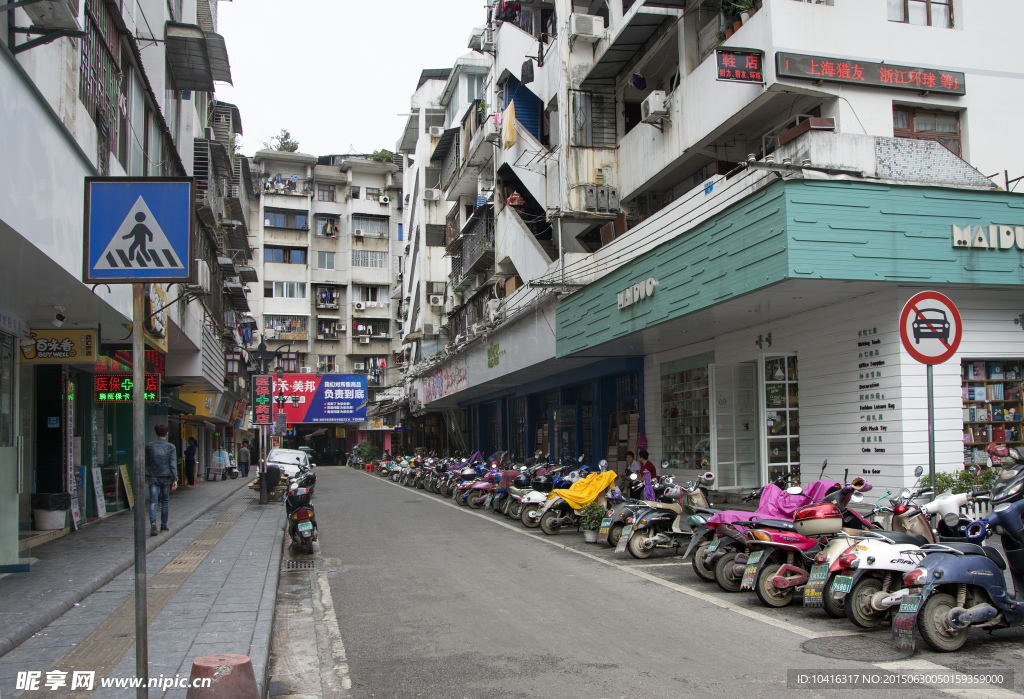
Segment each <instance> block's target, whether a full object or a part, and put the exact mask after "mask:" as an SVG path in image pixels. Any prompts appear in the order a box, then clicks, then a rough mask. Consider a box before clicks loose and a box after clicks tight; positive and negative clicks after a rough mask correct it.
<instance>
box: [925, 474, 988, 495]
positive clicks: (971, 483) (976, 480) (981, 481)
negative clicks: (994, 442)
mask: <svg viewBox="0 0 1024 699" xmlns="http://www.w3.org/2000/svg"><path fill="white" fill-rule="evenodd" d="M995 481H996V471H995V469H991V468H983V469H981V471H980V472H979V473H978V475H976V476H975V475H972V474H971V472H970V471H955V472H953V473H945V472H943V473H936V474H935V492H936V494H939V493H945V492H946V491H952V492H954V493H969V492H971V491H972V490H989V489H990V488H991V487H992V484H993V483H995ZM928 485H929V481H928V476H924V477H923V478H921V480H919V481H918V482H917V487H918V488H924V487H926V486H928Z"/></svg>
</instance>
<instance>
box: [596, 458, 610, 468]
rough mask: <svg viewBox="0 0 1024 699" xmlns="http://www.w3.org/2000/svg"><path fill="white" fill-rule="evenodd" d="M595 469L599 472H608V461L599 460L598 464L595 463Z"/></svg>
mask: <svg viewBox="0 0 1024 699" xmlns="http://www.w3.org/2000/svg"><path fill="white" fill-rule="evenodd" d="M597 467H598V468H599V469H600V470H602V471H607V470H608V460H607V459H601V460H600V461H599V462H597Z"/></svg>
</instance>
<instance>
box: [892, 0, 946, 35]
mask: <svg viewBox="0 0 1024 699" xmlns="http://www.w3.org/2000/svg"><path fill="white" fill-rule="evenodd" d="M888 4H889V21H890V22H903V23H905V24H917V25H920V26H922V27H941V28H943V29H952V28H953V0H889V3H888Z"/></svg>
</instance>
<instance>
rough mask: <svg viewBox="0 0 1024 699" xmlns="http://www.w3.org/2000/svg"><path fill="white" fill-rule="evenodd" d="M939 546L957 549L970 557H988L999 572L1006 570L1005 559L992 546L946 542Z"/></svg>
mask: <svg viewBox="0 0 1024 699" xmlns="http://www.w3.org/2000/svg"><path fill="white" fill-rule="evenodd" d="M939 545H940V546H946V547H948V548H951V549H956V550H957V551H962V552H963V553H966V554H968V555H969V556H987V557H988V559H989V560H991V561H992V562H993V563H995V564H996V566H998V568H999V570H1006V561H1004V560H1003V557H1002V556H1000V555H999V552H998V551H996V550H995V549H994V548H992V547H991V546H978V545H977V544H961V543H954V542H946V541H943V542H942V543H941V544H939ZM941 550H942V549H939V551H941Z"/></svg>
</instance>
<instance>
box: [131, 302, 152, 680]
mask: <svg viewBox="0 0 1024 699" xmlns="http://www.w3.org/2000/svg"><path fill="white" fill-rule="evenodd" d="M145 316H146V311H145V285H144V284H132V381H133V382H134V385H133V386H132V443H133V445H134V449H133V450H132V451H133V456H134V459H135V471H134V481H135V482H134V483H133V487H134V490H135V513H134V514H135V676H136V677H137V678H139V679H140V680H142V685H141V686H140V687H138V688H136V690H135V696H136V698H137V699H148V697H149V688H148V685H149V638H148V635H147V626H148V623H147V616H146V441H145V440H146V391H145V388H146V360H145V358H146V351H145V346H144V345H145V343H144V336H143V329H142V325H143V321H144V320H145Z"/></svg>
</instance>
